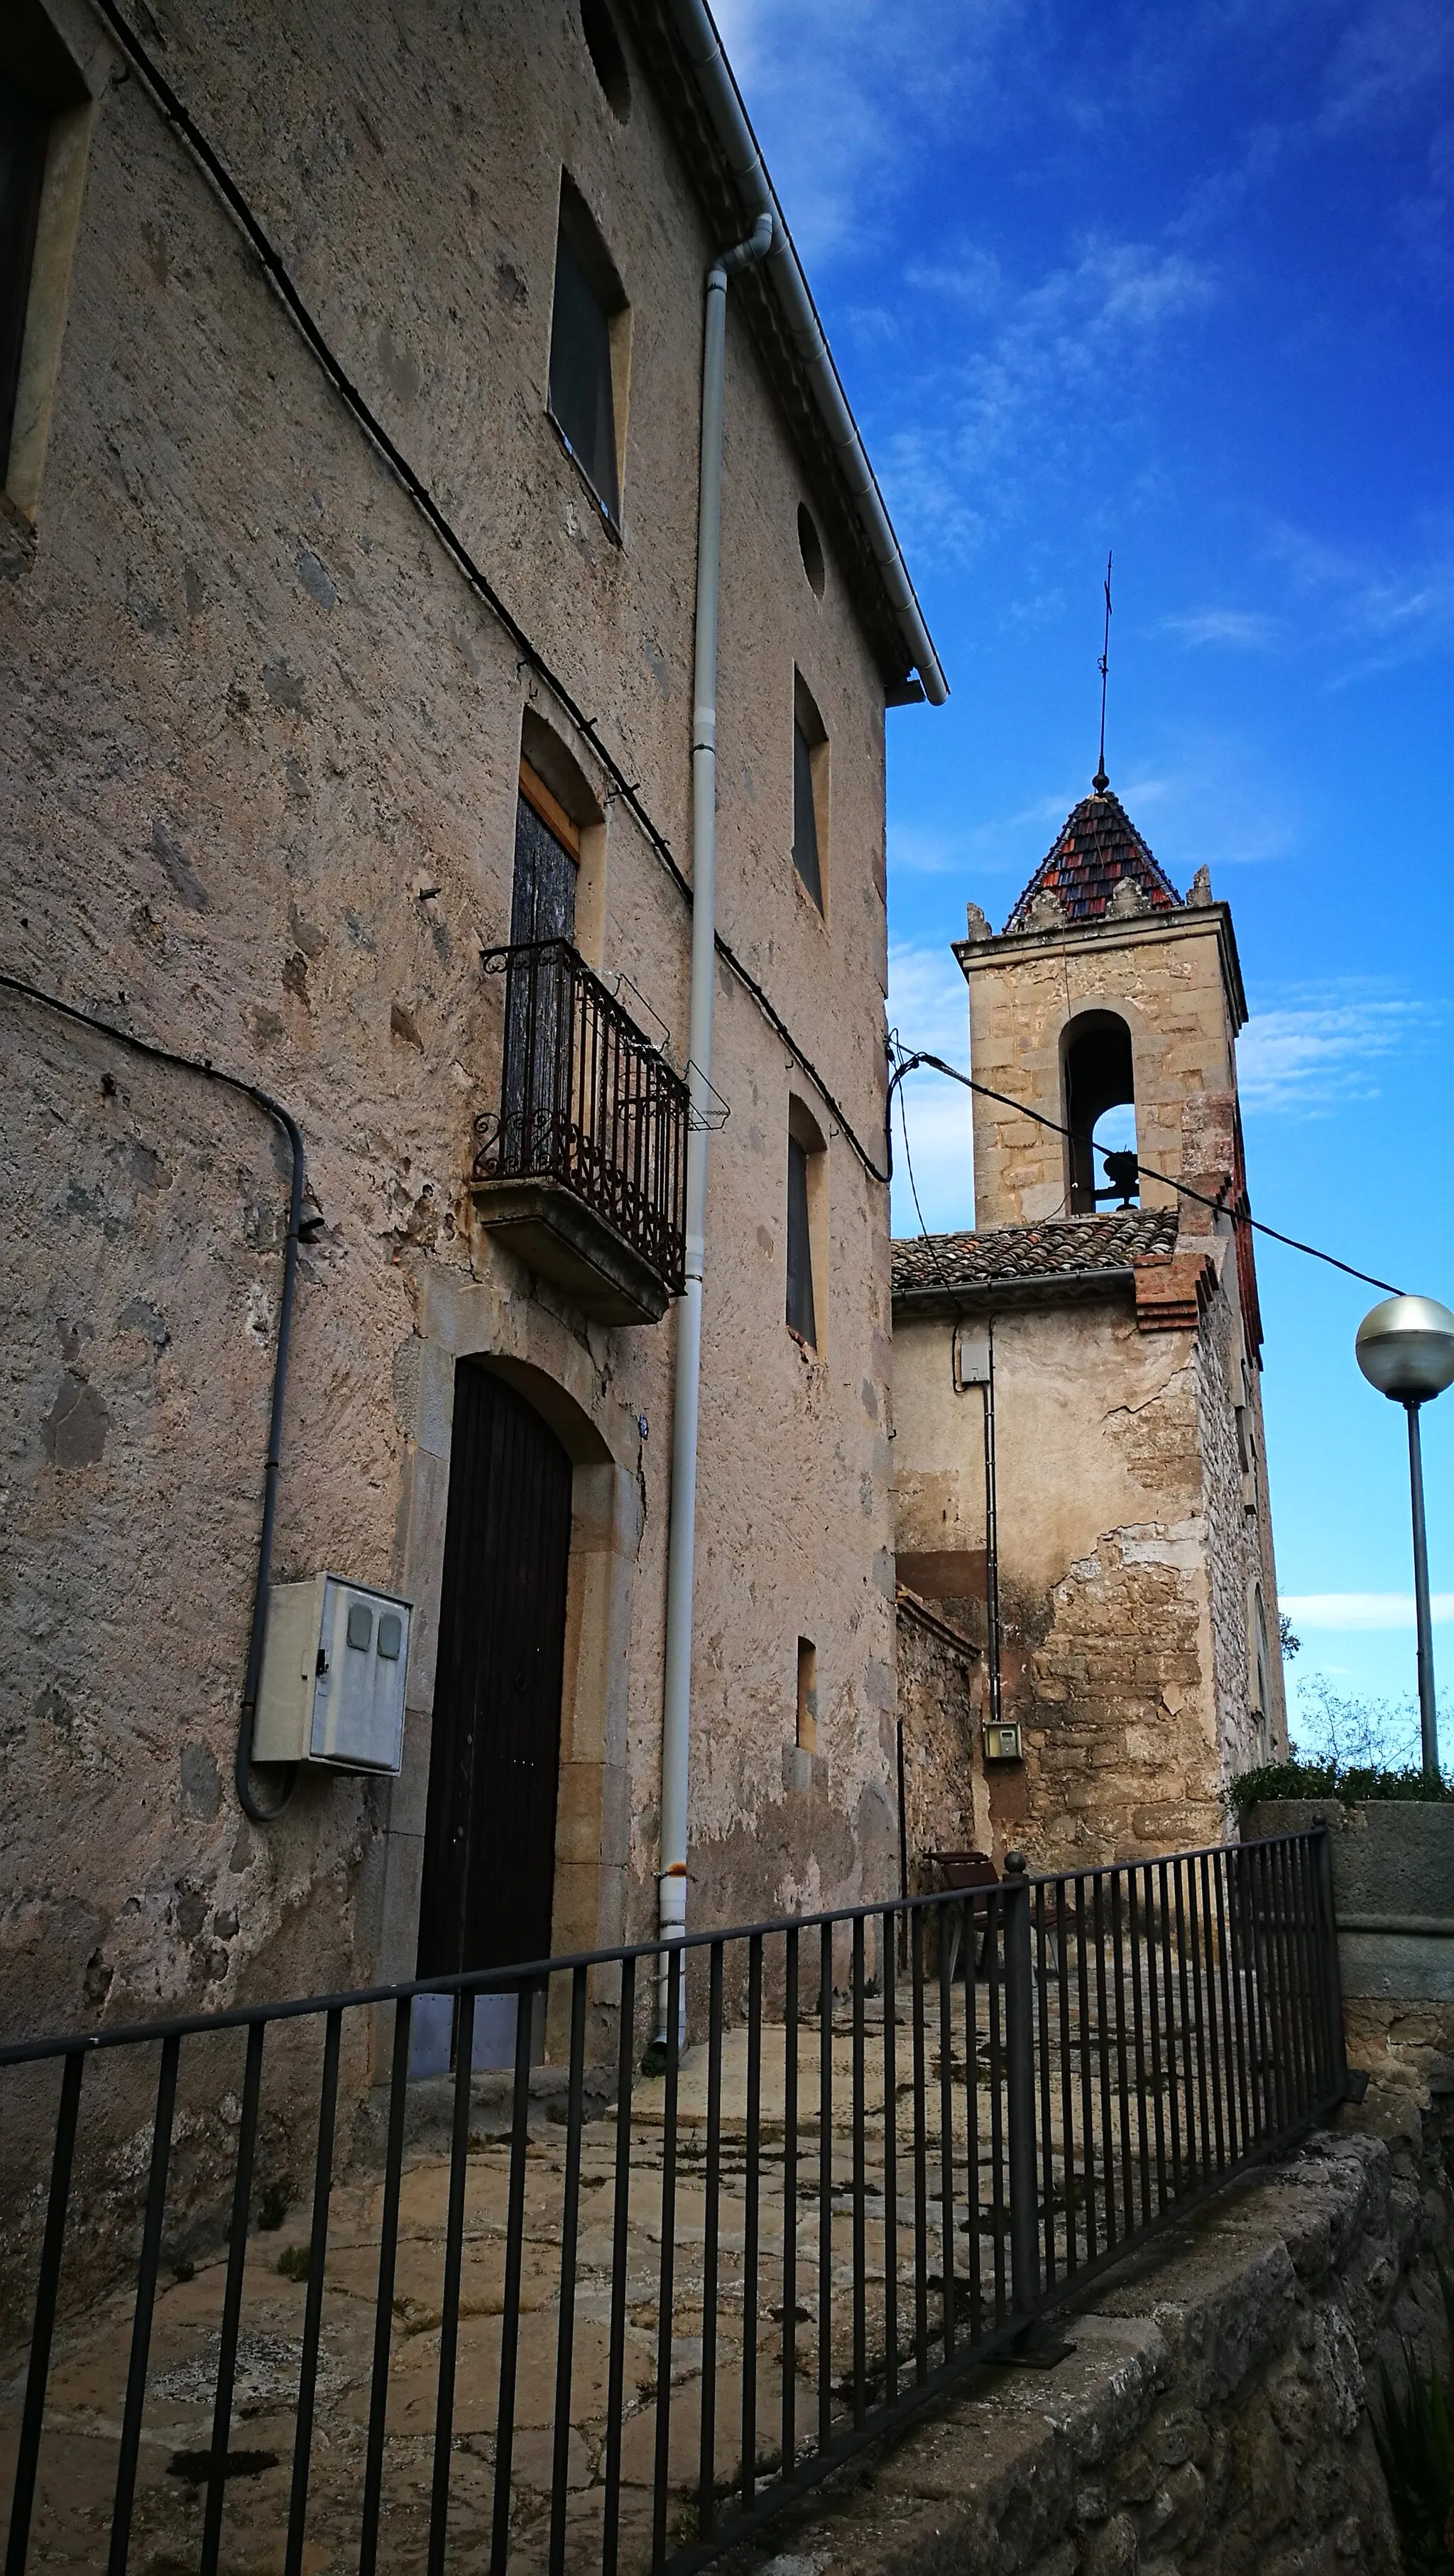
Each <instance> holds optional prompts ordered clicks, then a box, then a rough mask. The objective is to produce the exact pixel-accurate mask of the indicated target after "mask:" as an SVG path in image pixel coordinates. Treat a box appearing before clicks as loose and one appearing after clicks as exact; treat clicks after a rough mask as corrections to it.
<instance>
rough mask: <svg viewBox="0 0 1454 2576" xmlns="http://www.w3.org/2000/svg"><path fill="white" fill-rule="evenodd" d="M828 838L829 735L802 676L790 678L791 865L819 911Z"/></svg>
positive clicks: (821, 903)
mask: <svg viewBox="0 0 1454 2576" xmlns="http://www.w3.org/2000/svg"><path fill="white" fill-rule="evenodd" d="M827 836H828V736H827V734H826V732H825V731H824V729H823V719H822V717H821V716H820V715H819V713H818V710H817V708H816V707H815V706H814V704H813V700H812V697H811V695H810V694H809V692H808V690H807V689H806V688H805V687H804V685H803V682H802V679H801V677H800V676H799V675H798V674H797V673H796V672H795V673H794V675H793V865H794V867H795V868H796V869H797V872H798V876H799V879H800V881H801V883H802V884H803V885H804V886H805V887H806V889H807V891H808V893H809V894H810V895H811V896H812V898H813V901H814V903H815V904H816V905H817V907H818V910H819V911H820V912H821V911H822V909H823V859H824V855H825V843H826V841H827Z"/></svg>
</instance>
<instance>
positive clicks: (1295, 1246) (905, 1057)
mask: <svg viewBox="0 0 1454 2576" xmlns="http://www.w3.org/2000/svg"><path fill="white" fill-rule="evenodd" d="M889 1043H890V1050H891V1052H892V1054H893V1056H894V1067H893V1071H892V1073H891V1074H890V1076H889V1095H888V1111H889V1114H890V1115H891V1114H892V1110H893V1098H894V1093H895V1092H896V1091H897V1090H898V1088H899V1085H900V1083H901V1082H902V1081H903V1080H904V1077H905V1075H906V1074H910V1073H916V1072H917V1071H918V1069H919V1067H920V1066H921V1065H928V1066H929V1067H930V1069H931V1071H933V1072H934V1073H942V1074H944V1075H946V1076H947V1078H948V1080H949V1081H950V1082H958V1083H962V1084H963V1086H964V1089H965V1090H966V1091H977V1092H978V1093H979V1096H980V1098H981V1099H982V1100H994V1101H997V1102H998V1104H999V1106H1000V1107H1001V1108H1002V1109H1013V1110H1014V1112H1015V1115H1016V1117H1017V1118H1029V1119H1032V1120H1033V1121H1034V1124H1035V1125H1036V1126H1037V1127H1048V1128H1049V1129H1050V1130H1051V1132H1052V1134H1053V1135H1056V1136H1066V1137H1068V1138H1069V1139H1070V1142H1071V1143H1072V1144H1073V1145H1089V1147H1090V1149H1091V1151H1092V1153H1094V1154H1099V1155H1101V1156H1102V1158H1103V1159H1104V1157H1105V1155H1106V1153H1107V1150H1108V1149H1107V1148H1106V1147H1105V1146H1104V1145H1098V1144H1097V1143H1096V1141H1095V1138H1094V1137H1093V1136H1078V1135H1077V1134H1076V1133H1075V1130H1074V1129H1073V1128H1071V1127H1067V1126H1065V1125H1064V1123H1063V1121H1062V1120H1060V1119H1059V1118H1047V1117H1046V1116H1045V1113H1044V1111H1043V1110H1039V1109H1031V1108H1029V1107H1027V1105H1026V1103H1025V1102H1024V1101H1023V1100H1012V1099H1011V1097H1010V1095H1009V1093H1008V1092H1006V1091H993V1090H991V1088H990V1085H989V1084H988V1083H987V1082H976V1081H975V1079H974V1076H973V1075H972V1074H968V1073H961V1071H960V1069H959V1067H958V1065H957V1064H946V1063H945V1061H944V1058H943V1056H942V1055H930V1054H929V1052H928V1050H927V1049H926V1048H916V1049H914V1050H913V1051H912V1052H910V1051H907V1050H906V1049H904V1048H903V1047H901V1046H898V1045H897V1044H896V1042H895V1041H894V1040H893V1039H890V1042H889ZM884 1138H885V1143H886V1145H887V1147H888V1153H889V1162H890V1169H891V1170H892V1161H893V1138H892V1130H891V1128H890V1126H889V1123H888V1118H887V1117H886V1118H885V1122H884ZM905 1144H906V1148H907V1130H906V1131H905ZM1136 1168H1137V1171H1138V1173H1139V1174H1141V1175H1143V1176H1144V1178H1145V1179H1147V1180H1148V1181H1160V1183H1161V1184H1162V1186H1163V1188H1165V1189H1168V1190H1176V1191H1178V1192H1179V1193H1180V1195H1181V1196H1182V1197H1183V1198H1186V1199H1194V1200H1195V1202H1196V1204H1197V1206H1198V1207H1204V1208H1210V1209H1211V1211H1212V1214H1213V1215H1214V1216H1230V1217H1233V1218H1235V1219H1236V1221H1237V1222H1238V1223H1239V1224H1241V1225H1247V1226H1250V1227H1251V1229H1252V1232H1253V1233H1254V1234H1265V1235H1267V1236H1268V1237H1269V1239H1270V1240H1271V1241H1272V1242H1273V1243H1282V1244H1285V1245H1286V1246H1287V1248H1288V1250H1289V1251H1290V1252H1305V1253H1306V1254H1307V1256H1308V1259H1309V1260H1310V1261H1325V1262H1326V1263H1327V1265H1328V1267H1329V1269H1330V1270H1341V1271H1342V1272H1343V1274H1344V1276H1345V1278H1348V1279H1361V1280H1362V1281H1363V1283H1364V1285H1365V1287H1368V1288H1381V1289H1382V1290H1383V1291H1384V1294H1385V1295H1386V1296H1389V1297H1401V1296H1402V1295H1403V1290H1402V1289H1401V1288H1395V1287H1394V1285H1393V1283H1392V1281H1391V1280H1388V1279H1376V1278H1375V1277H1374V1275H1373V1272H1372V1271H1371V1270H1357V1269H1355V1268H1354V1266H1353V1263H1352V1262H1351V1261H1340V1260H1339V1258H1338V1255H1337V1254H1336V1253H1335V1252H1324V1251H1323V1250H1322V1249H1321V1248H1320V1246H1319V1245H1317V1244H1316V1243H1301V1242H1299V1240H1298V1238H1297V1236H1296V1235H1295V1234H1283V1233H1281V1232H1280V1231H1279V1229H1278V1228H1277V1227H1276V1226H1275V1225H1264V1224H1263V1222H1262V1219H1261V1218H1260V1217H1256V1216H1254V1215H1253V1213H1252V1210H1251V1207H1250V1206H1249V1204H1248V1199H1247V1193H1246V1191H1245V1189H1244V1190H1243V1191H1242V1192H1241V1194H1240V1196H1239V1197H1238V1198H1237V1199H1236V1200H1235V1201H1234V1200H1233V1199H1232V1198H1231V1196H1230V1195H1229V1194H1230V1191H1231V1187H1232V1176H1231V1174H1230V1172H1229V1173H1228V1175H1227V1178H1226V1180H1225V1181H1224V1182H1223V1183H1222V1186H1221V1188H1220V1189H1219V1190H1218V1192H1217V1195H1216V1197H1215V1198H1208V1196H1207V1194H1206V1192H1205V1190H1197V1189H1193V1187H1192V1185H1191V1183H1190V1181H1179V1180H1177V1179H1175V1178H1174V1176H1173V1175H1172V1174H1171V1173H1170V1172H1156V1171H1153V1170H1152V1168H1151V1165H1150V1164H1149V1163H1141V1162H1138V1164H1137V1166H1136ZM910 1177H911V1180H912V1174H911V1176H910ZM914 1203H915V1206H916V1207H917V1205H918V1194H917V1192H916V1193H915V1200H914ZM919 1222H920V1225H921V1226H922V1225H923V1222H924V1220H923V1217H922V1214H921V1216H920V1219H919Z"/></svg>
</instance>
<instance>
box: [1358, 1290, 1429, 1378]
mask: <svg viewBox="0 0 1454 2576" xmlns="http://www.w3.org/2000/svg"><path fill="white" fill-rule="evenodd" d="M1354 1350H1355V1352H1356V1355H1357V1360H1358V1365H1359V1367H1360V1368H1361V1369H1362V1371H1363V1374H1364V1376H1365V1377H1366V1378H1367V1380H1368V1383H1369V1385H1370V1386H1376V1387H1377V1389H1378V1391H1379V1394H1380V1395H1386V1396H1389V1397H1391V1398H1392V1400H1393V1402H1394V1403H1395V1404H1427V1402H1428V1401H1429V1398H1430V1397H1431V1396H1435V1395H1442V1394H1443V1392H1444V1389H1445V1387H1446V1386H1448V1385H1450V1384H1451V1382H1454V1315H1451V1313H1450V1311H1449V1309H1448V1307H1447V1306H1441V1305H1440V1303H1439V1301H1438V1298H1437V1297H1385V1298H1384V1300H1383V1303H1382V1305H1381V1306H1375V1307H1374V1308H1373V1311H1372V1313H1371V1314H1368V1315H1365V1316H1364V1318H1363V1321H1362V1323H1361V1324H1360V1325H1359V1327H1358V1339H1357V1341H1356V1342H1355V1344H1354Z"/></svg>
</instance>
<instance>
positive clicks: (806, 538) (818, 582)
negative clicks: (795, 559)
mask: <svg viewBox="0 0 1454 2576" xmlns="http://www.w3.org/2000/svg"><path fill="white" fill-rule="evenodd" d="M798 552H799V553H800V555H801V556H802V558H803V570H804V572H805V573H806V574H807V576H808V579H809V581H810V582H811V584H812V587H813V591H814V594H815V596H816V597H817V598H819V599H821V598H822V596H823V580H824V573H823V540H822V538H821V537H820V536H819V534H818V530H817V527H816V526H815V524H814V520H813V513H812V511H811V510H810V509H809V507H808V505H807V502H806V501H800V502H799V503H798Z"/></svg>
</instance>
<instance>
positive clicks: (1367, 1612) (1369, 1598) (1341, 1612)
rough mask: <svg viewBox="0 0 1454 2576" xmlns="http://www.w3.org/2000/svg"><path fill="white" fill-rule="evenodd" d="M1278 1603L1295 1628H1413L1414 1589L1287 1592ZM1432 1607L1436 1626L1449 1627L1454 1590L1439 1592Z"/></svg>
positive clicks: (1340, 1632)
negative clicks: (1410, 1590)
mask: <svg viewBox="0 0 1454 2576" xmlns="http://www.w3.org/2000/svg"><path fill="white" fill-rule="evenodd" d="M1277 1606H1278V1608H1279V1610H1281V1611H1283V1612H1285V1613H1286V1615H1287V1617H1288V1618H1289V1619H1290V1620H1291V1621H1292V1624H1293V1627H1294V1629H1297V1630H1301V1629H1303V1628H1308V1629H1316V1630H1318V1631H1320V1632H1336V1633H1337V1634H1338V1635H1340V1636H1344V1635H1349V1634H1351V1633H1352V1632H1353V1631H1354V1630H1358V1631H1368V1630H1375V1629H1376V1630H1380V1631H1382V1630H1386V1629H1392V1628H1410V1629H1411V1628H1412V1627H1413V1624H1414V1596H1413V1594H1412V1593H1411V1592H1283V1593H1279V1595H1278V1602H1277ZM1432 1608H1433V1614H1434V1619H1435V1623H1436V1625H1438V1626H1441V1627H1447V1626H1448V1625H1449V1623H1450V1621H1451V1620H1454V1592H1436V1593H1435V1594H1434V1596H1433V1602H1432Z"/></svg>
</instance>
